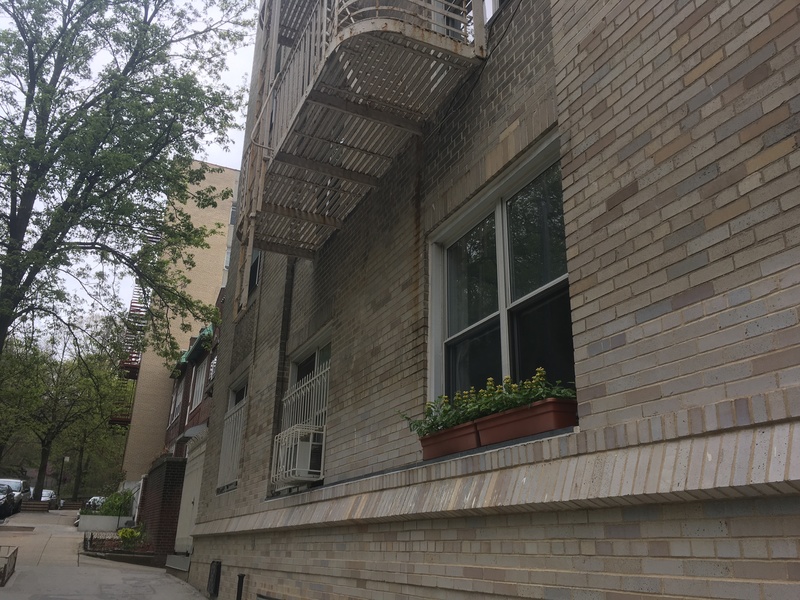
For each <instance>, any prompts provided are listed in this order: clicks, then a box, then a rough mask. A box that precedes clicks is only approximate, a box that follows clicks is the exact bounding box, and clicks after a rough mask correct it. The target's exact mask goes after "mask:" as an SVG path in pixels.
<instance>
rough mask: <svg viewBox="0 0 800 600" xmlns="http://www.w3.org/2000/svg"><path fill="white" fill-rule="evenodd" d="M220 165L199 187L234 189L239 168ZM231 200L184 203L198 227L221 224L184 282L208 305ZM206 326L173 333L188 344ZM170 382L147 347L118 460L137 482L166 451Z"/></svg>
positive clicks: (219, 283)
mask: <svg viewBox="0 0 800 600" xmlns="http://www.w3.org/2000/svg"><path fill="white" fill-rule="evenodd" d="M219 168H220V169H222V170H221V171H220V172H218V173H207V174H206V178H205V181H204V183H203V187H207V186H209V185H211V186H214V187H216V188H217V189H218V190H223V189H226V188H229V189H232V190H234V191H235V190H236V186H237V185H238V177H239V171H237V170H235V169H228V168H226V167H219ZM232 205H233V200H232V199H229V200H225V201H220V202H217V206H216V207H208V208H203V209H200V208H198V207H197V206H196V205H194V204H192V203H188V204H187V205H186V206H185V207H184V209H185V210H186V212H187V213H188V214H189V215H190V216H191V218H192V223H194V224H195V225H196V226H206V227H208V228H210V229H216V227H217V225H221V226H222V228H221V229H220V230H219V232H218V233H216V234H214V235H211V236H209V238H208V240H207V242H208V245H209V247H208V248H198V249H196V250H195V251H194V252H193V254H194V259H195V263H196V264H195V266H194V267H193V268H192V269H191V270H190V271H189V272H188V273H187V276H188V278H189V279H190V280H191V281H190V283H189V285H188V286H187V291H188V293H189V294H191V295H192V297H194V298H197V299H198V300H202V301H203V302H206V303H208V304H214V302H215V301H216V299H217V295H218V294H219V290H220V288H221V287H224V286H225V278H226V277H227V269H226V264H225V261H226V248H228V247H230V239H229V237H230V236H229V233H228V230H229V227H228V225H229V223H230V220H231V208H232ZM231 235H232V232H231ZM205 325H206V324H205V323H195V324H194V326H193V327H192V328H191V329H190V330H189V331H188V332H185V331H181V330H180V329H179V328H178V327H177V324H176V327H174V328H173V335H174V336H175V338H176V340H177V341H178V344H179V347H180V348H188V347H189V341H190V338H191V336H192V335H196V334H197V332H198V331H199V330H200V329H201V328H202V327H204V326H205ZM174 383H175V380H174V379H171V378H170V369H169V368H167V367H166V366H165V365H164V359H163V358H161V357H160V356H158V355H157V354H155V352H153V351H152V350H146V351H145V352H144V353H143V354H142V359H141V365H140V367H139V374H138V380H137V383H136V392H135V395H134V399H133V410H132V415H131V423H130V426H129V429H128V437H127V440H126V442H125V455H124V458H123V464H122V468H123V471H124V472H125V478H126V480H127V481H128V482H131V484H133V483H137V484H138V482H139V480H140V479H141V478H142V476H143V475H146V474H147V472H148V470H149V469H150V465H151V463H152V462H153V460H155V459H156V458H157V457H159V456H161V454H162V453H163V452H164V448H165V443H166V442H165V434H166V430H167V427H168V426H169V424H170V406H171V402H172V397H173V384H174Z"/></svg>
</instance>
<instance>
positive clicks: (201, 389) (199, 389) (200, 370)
mask: <svg viewBox="0 0 800 600" xmlns="http://www.w3.org/2000/svg"><path fill="white" fill-rule="evenodd" d="M207 371H208V357H206V358H204V359H203V360H202V361H200V364H198V365H195V368H194V373H193V380H192V404H191V406H190V407H189V410H190V411H192V410H194V409H195V408H197V407H198V405H199V404H200V403H201V402H202V401H203V395H204V393H205V389H206V372H207Z"/></svg>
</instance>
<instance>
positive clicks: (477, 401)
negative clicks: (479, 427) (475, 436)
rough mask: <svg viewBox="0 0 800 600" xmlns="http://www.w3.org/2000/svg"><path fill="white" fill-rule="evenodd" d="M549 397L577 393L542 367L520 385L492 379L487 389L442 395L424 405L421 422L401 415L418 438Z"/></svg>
mask: <svg viewBox="0 0 800 600" xmlns="http://www.w3.org/2000/svg"><path fill="white" fill-rule="evenodd" d="M546 398H575V390H573V389H571V388H568V387H565V386H563V385H561V382H560V381H557V382H555V383H550V382H548V381H547V373H545V370H544V369H543V368H541V367H539V368H538V369H536V374H535V375H534V376H533V377H531V378H530V379H526V380H525V381H521V382H519V383H514V382H513V381H512V380H511V378H510V377H505V378H504V379H503V383H502V384H501V385H496V384H495V382H494V379H492V378H491V377H490V378H489V379H487V380H486V387H485V388H483V389H481V390H477V391H476V390H475V388H470V389H469V390H467V391H463V392H456V394H455V395H454V396H453V398H452V400H451V399H450V398H448V397H447V396H439V397H438V398H436V400H434V401H432V402H428V403H426V404H425V411H424V413H423V416H422V418H421V419H411V418H410V417H408V416H406V415H401V416H402V417H403V418H404V419H405V420H406V421H408V426H409V428H410V429H411V431H413V432H414V433H416V434H417V435H418V436H419V437H425V436H426V435H430V434H432V433H436V432H437V431H442V430H444V429H449V428H451V427H455V426H456V425H460V424H461V423H467V422H469V421H474V420H475V419H479V418H481V417H485V416H487V415H492V414H495V413H499V412H503V411H504V410H509V409H511V408H517V407H518V406H525V405H527V404H533V403H534V402H538V401H540V400H544V399H546Z"/></svg>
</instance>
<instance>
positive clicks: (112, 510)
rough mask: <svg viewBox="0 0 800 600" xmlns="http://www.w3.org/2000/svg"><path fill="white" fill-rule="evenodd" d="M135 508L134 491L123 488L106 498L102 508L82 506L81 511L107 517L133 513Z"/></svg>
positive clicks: (85, 513)
mask: <svg viewBox="0 0 800 600" xmlns="http://www.w3.org/2000/svg"><path fill="white" fill-rule="evenodd" d="M132 508H133V491H132V490H122V491H121V492H114V493H113V494H111V495H109V496H108V498H106V499H105V501H104V502H103V504H101V505H100V508H98V509H96V510H94V509H91V508H82V509H81V511H80V513H81V514H82V515H103V516H107V517H118V516H120V515H129V514H131V509H132Z"/></svg>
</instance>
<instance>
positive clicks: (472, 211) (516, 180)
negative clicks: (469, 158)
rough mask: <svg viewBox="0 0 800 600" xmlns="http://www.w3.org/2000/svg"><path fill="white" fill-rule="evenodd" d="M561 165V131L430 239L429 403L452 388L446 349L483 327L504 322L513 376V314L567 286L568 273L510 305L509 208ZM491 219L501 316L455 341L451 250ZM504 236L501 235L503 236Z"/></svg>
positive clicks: (507, 367)
mask: <svg viewBox="0 0 800 600" xmlns="http://www.w3.org/2000/svg"><path fill="white" fill-rule="evenodd" d="M559 159H560V146H559V139H558V132H557V130H555V129H554V130H552V131H550V132H549V133H548V134H546V136H545V137H544V138H543V139H542V141H541V142H540V143H539V144H537V146H536V147H535V148H533V149H532V150H531V151H529V152H528V153H527V154H526V155H525V156H524V157H522V158H521V159H519V160H518V161H517V162H516V163H515V164H514V165H512V166H511V167H510V169H509V170H508V171H507V173H506V174H505V175H503V176H501V177H498V178H497V179H496V181H494V182H492V183H490V184H488V185H487V186H486V187H485V188H484V189H483V190H481V191H480V192H479V193H478V194H476V196H475V198H474V199H472V200H470V201H469V202H468V203H467V205H465V206H464V207H463V208H462V209H460V210H458V211H457V212H456V214H454V215H453V216H452V217H450V218H449V219H448V220H447V221H445V223H444V224H443V225H442V226H440V227H439V229H438V230H437V231H436V232H435V233H434V234H432V235H431V237H430V244H429V250H430V251H429V272H430V298H431V300H430V302H431V304H430V307H431V312H430V314H431V317H430V319H431V320H430V329H429V332H430V335H429V338H428V373H429V375H428V377H429V382H428V383H429V385H428V399H429V400H430V401H433V400H435V399H436V398H437V397H438V396H440V395H442V394H444V393H445V389H446V387H447V381H446V377H447V367H446V361H447V355H446V350H445V345H446V343H447V342H448V341H451V342H452V341H453V340H455V339H458V338H459V337H462V336H464V335H465V334H466V333H467V332H468V331H473V330H475V329H477V328H480V327H484V326H485V325H486V323H488V322H489V321H490V320H492V319H495V318H498V317H499V319H500V339H501V348H500V354H501V364H502V370H503V374H504V375H506V374H508V373H510V372H511V371H512V357H511V344H512V340H511V331H510V323H509V322H510V319H511V313H512V312H513V311H514V310H515V309H517V308H519V307H520V306H521V305H523V304H525V303H527V302H529V301H530V300H531V299H532V298H534V297H536V296H540V295H541V294H544V293H547V291H548V290H549V289H552V288H555V287H556V286H559V285H564V284H565V283H566V284H567V285H568V282H569V275H568V273H565V274H563V275H561V276H559V277H557V278H556V279H553V280H551V281H549V282H547V283H546V284H544V285H542V286H540V287H539V288H537V289H535V290H533V291H530V292H529V293H527V294H525V295H524V296H523V297H521V298H518V299H516V300H514V301H511V298H512V296H511V289H510V281H509V250H508V244H507V243H506V242H507V231H508V223H507V211H506V204H507V201H508V200H510V199H511V198H512V197H513V196H514V195H515V194H516V193H517V192H519V191H521V190H522V189H523V188H524V187H525V186H527V185H528V184H530V183H531V182H532V181H533V180H534V179H536V178H537V177H539V176H540V175H542V174H543V173H544V172H545V171H546V170H547V169H548V168H550V167H551V166H552V165H554V164H556V163H557V162H558V161H559ZM491 213H494V216H495V244H496V255H497V260H498V265H500V264H502V267H503V268H499V269H498V272H497V286H498V310H497V311H496V312H494V313H492V314H491V315H486V316H484V317H483V318H481V319H479V320H478V321H476V322H475V323H471V324H469V325H468V326H467V327H465V328H464V329H461V330H460V331H458V332H456V333H454V334H452V335H450V334H449V333H448V331H447V327H448V323H447V314H448V312H447V311H448V306H447V249H448V248H449V247H450V246H451V245H452V244H454V243H455V242H457V241H458V240H459V239H461V238H462V237H463V236H464V235H466V234H467V233H469V232H470V231H471V230H472V229H473V228H475V227H476V226H477V225H478V224H480V223H481V222H482V221H483V220H485V219H486V218H487V217H488V216H489V215H490V214H491ZM501 232H502V233H501Z"/></svg>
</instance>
